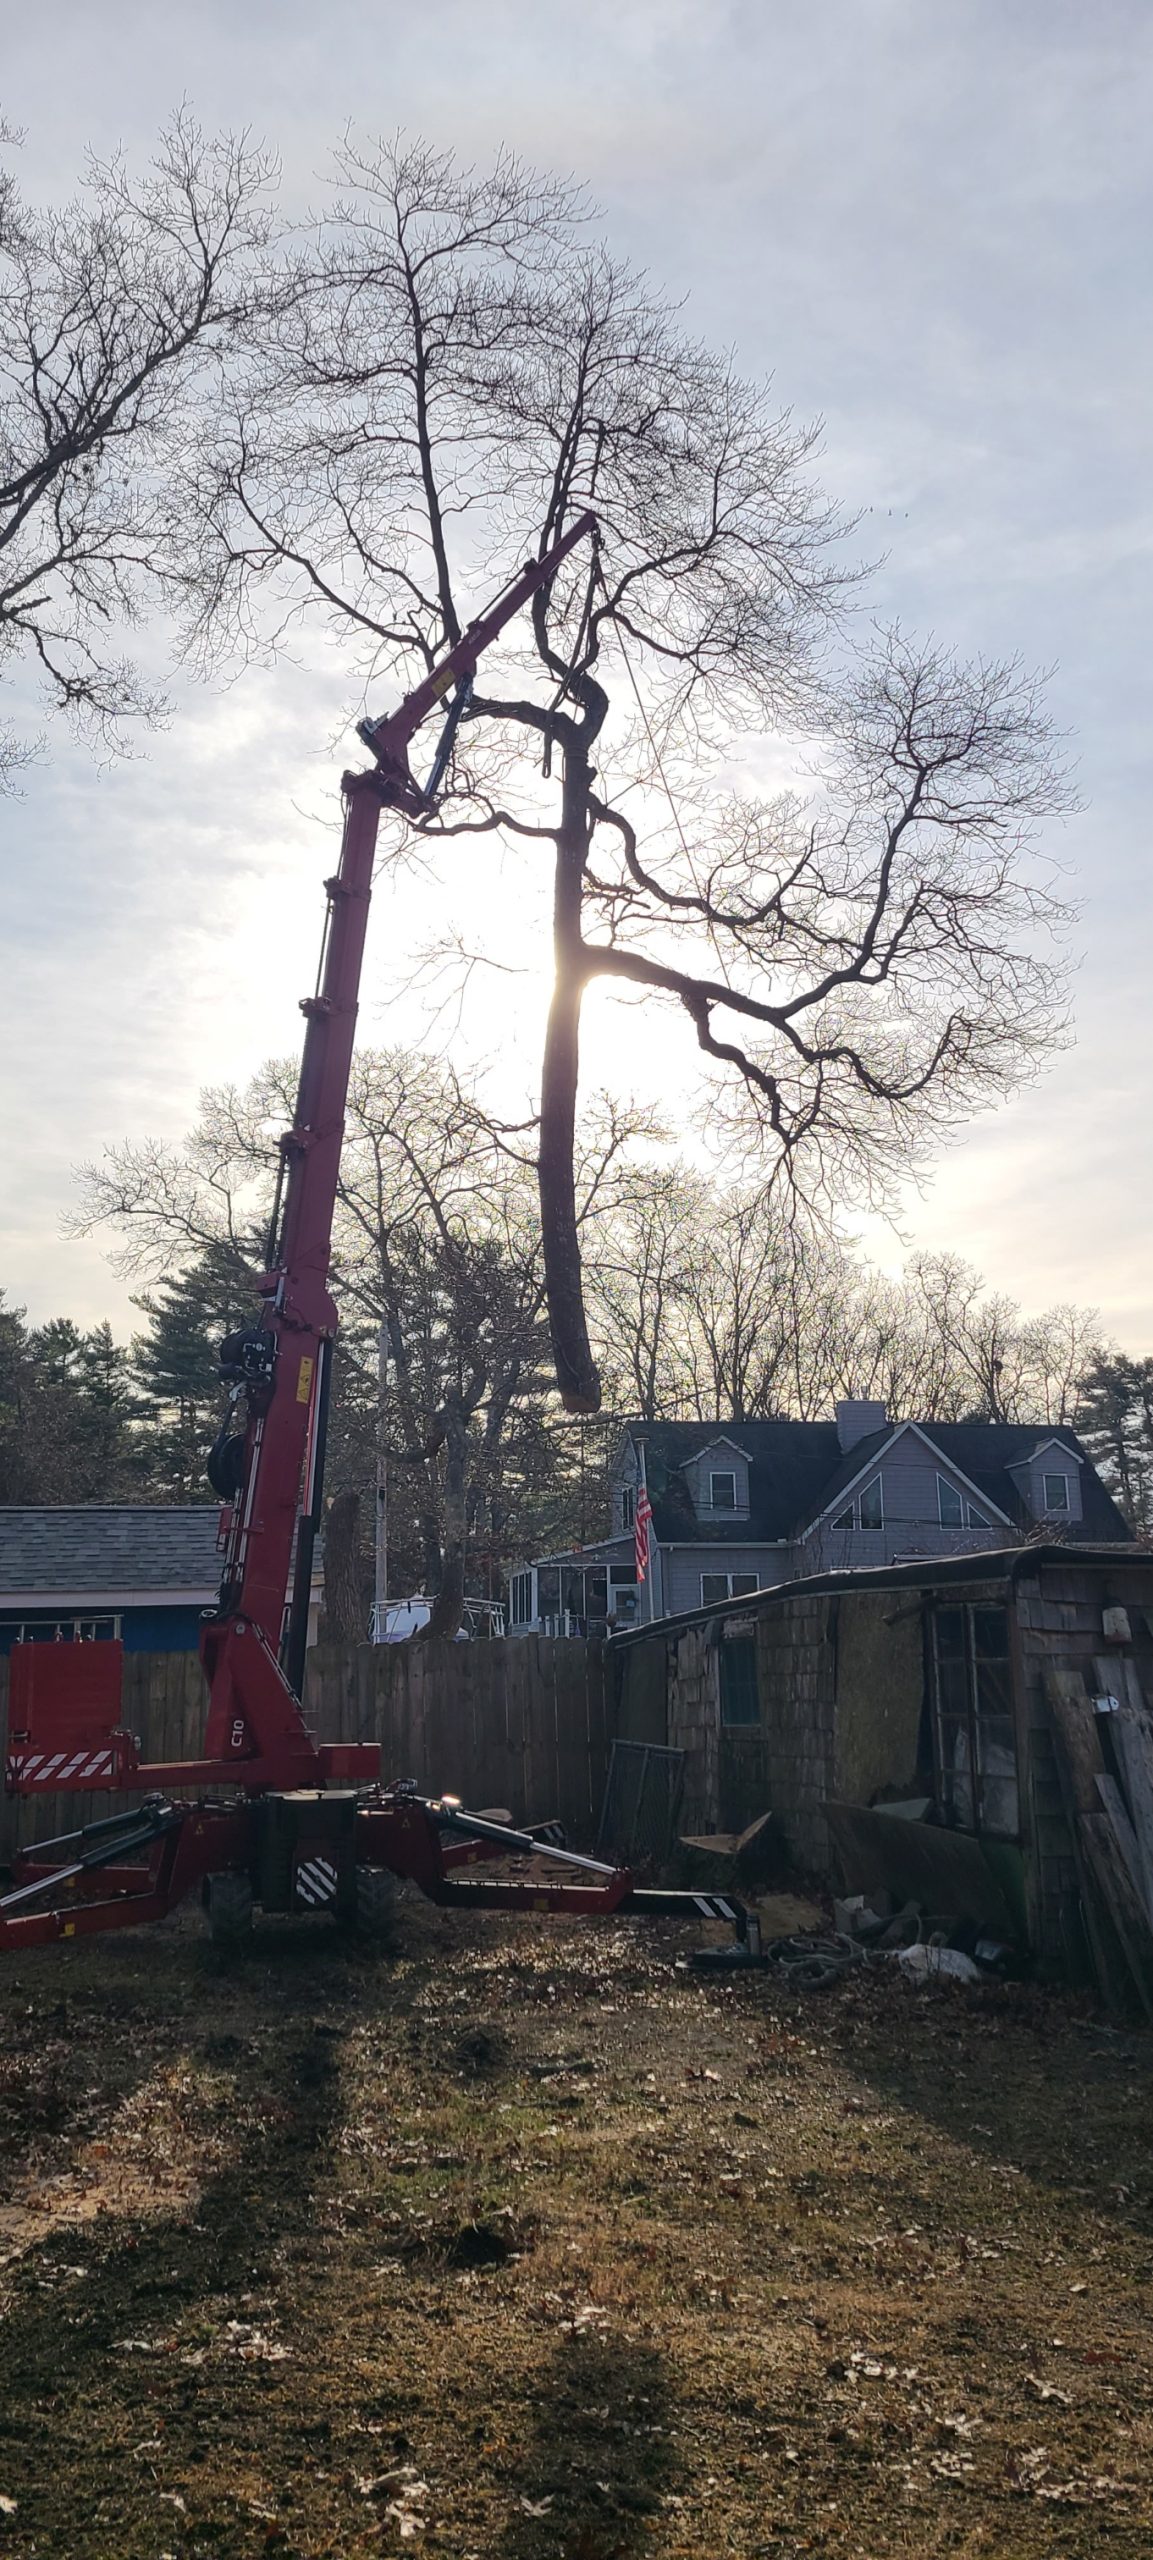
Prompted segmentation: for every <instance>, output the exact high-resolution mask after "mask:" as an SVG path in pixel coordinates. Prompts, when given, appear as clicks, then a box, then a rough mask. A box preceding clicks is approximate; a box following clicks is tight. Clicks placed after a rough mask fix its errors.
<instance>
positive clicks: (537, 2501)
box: [520, 2483, 599, 2516]
mask: <svg viewBox="0 0 1153 2560" xmlns="http://www.w3.org/2000/svg"><path fill="white" fill-rule="evenodd" d="M598 2486H599V2483H598ZM520 2503H521V2506H522V2508H523V2510H524V2513H525V2515H526V2516H547V2514H548V2513H549V2510H550V2508H551V2506H552V2499H551V2498H522V2499H521V2502H520Z"/></svg>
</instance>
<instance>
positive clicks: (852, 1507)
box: [829, 1471, 885, 1537]
mask: <svg viewBox="0 0 1153 2560" xmlns="http://www.w3.org/2000/svg"><path fill="white" fill-rule="evenodd" d="M874 1485H875V1486H876V1488H877V1492H878V1494H879V1495H880V1499H881V1517H880V1519H879V1520H870V1521H869V1523H868V1527H867V1528H866V1527H865V1523H864V1522H863V1520H862V1518H861V1504H862V1502H863V1501H864V1499H865V1495H866V1494H867V1493H871V1492H872V1490H873V1487H874ZM884 1526H885V1479H884V1476H883V1475H882V1474H881V1473H880V1472H879V1471H878V1473H877V1474H876V1475H875V1476H870V1478H869V1481H868V1483H867V1484H863V1485H862V1486H861V1490H860V1492H859V1493H855V1494H854V1495H853V1499H852V1501H851V1502H846V1504H845V1507H844V1510H843V1511H838V1513H837V1515H836V1518H835V1519H833V1520H831V1521H830V1522H829V1527H830V1528H831V1529H840V1530H841V1531H846V1530H847V1531H848V1532H849V1534H850V1535H851V1536H856V1535H857V1533H858V1531H861V1530H863V1531H864V1534H865V1536H866V1537H875V1536H876V1533H877V1531H878V1529H883V1528H884Z"/></svg>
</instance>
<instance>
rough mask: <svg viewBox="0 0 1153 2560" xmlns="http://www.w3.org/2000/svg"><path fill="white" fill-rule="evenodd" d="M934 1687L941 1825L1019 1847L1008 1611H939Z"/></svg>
mask: <svg viewBox="0 0 1153 2560" xmlns="http://www.w3.org/2000/svg"><path fill="white" fill-rule="evenodd" d="M933 1685H934V1708H935V1718H936V1741H937V1783H938V1789H939V1793H940V1801H941V1812H942V1815H943V1817H944V1820H945V1821H946V1822H947V1823H951V1824H953V1826H954V1827H955V1828H956V1829H957V1830H959V1831H977V1832H981V1831H988V1832H992V1833H995V1834H996V1835H998V1836H999V1837H1000V1838H1002V1839H1014V1838H1015V1837H1016V1835H1017V1831H1018V1827H1019V1809H1018V1790H1017V1746H1016V1738H1015V1735H1014V1729H1013V1700H1012V1691H1011V1688H1010V1672H1009V1626H1008V1618H1007V1615H1006V1612H1005V1611H1004V1609H981V1608H976V1607H973V1608H962V1609H936V1610H934V1612H933Z"/></svg>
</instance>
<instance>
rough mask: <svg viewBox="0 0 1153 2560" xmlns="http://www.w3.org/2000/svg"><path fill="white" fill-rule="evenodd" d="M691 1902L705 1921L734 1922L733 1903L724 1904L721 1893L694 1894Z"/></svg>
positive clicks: (734, 1906) (734, 1909)
mask: <svg viewBox="0 0 1153 2560" xmlns="http://www.w3.org/2000/svg"><path fill="white" fill-rule="evenodd" d="M693 1901H694V1902H695V1904H696V1906H697V1909H698V1911H699V1912H700V1913H701V1914H702V1916H703V1917H704V1919H706V1920H735V1919H736V1916H737V1906H736V1904H735V1902H726V1900H725V1897H724V1895H723V1893H694V1895H693Z"/></svg>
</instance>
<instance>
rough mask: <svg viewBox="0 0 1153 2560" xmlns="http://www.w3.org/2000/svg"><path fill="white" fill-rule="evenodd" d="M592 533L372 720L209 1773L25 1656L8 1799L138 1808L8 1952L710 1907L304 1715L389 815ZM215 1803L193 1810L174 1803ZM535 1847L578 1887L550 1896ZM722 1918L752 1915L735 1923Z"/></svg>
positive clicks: (231, 1511)
mask: <svg viewBox="0 0 1153 2560" xmlns="http://www.w3.org/2000/svg"><path fill="white" fill-rule="evenodd" d="M590 535H591V536H593V537H594V538H595V518H594V517H593V516H592V515H590V514H586V515H582V516H580V517H579V518H578V519H577V520H576V521H575V522H574V523H573V524H572V525H571V526H570V527H569V529H568V531H567V532H566V533H565V534H564V535H563V536H562V538H561V539H560V540H559V541H558V542H556V543H554V544H553V546H552V547H551V549H550V550H548V551H546V552H545V553H544V554H543V555H542V557H541V558H540V559H538V560H534V561H530V562H529V563H528V564H527V566H526V567H525V568H524V569H522V570H521V571H520V573H519V575H518V576H517V577H515V578H514V579H513V580H512V581H511V583H510V585H509V586H508V587H507V588H506V589H505V590H504V593H503V594H502V595H501V596H500V597H498V598H497V600H496V602H495V603H494V604H493V605H492V606H491V607H490V608H489V610H488V612H487V613H485V614H483V615H482V616H481V617H480V618H479V620H478V621H476V622H474V623H472V624H470V625H469V627H468V629H467V630H466V631H465V632H464V633H463V634H462V636H461V638H460V639H459V640H458V641H457V642H456V644H455V646H454V647H453V648H451V649H450V650H449V651H448V652H447V654H446V655H445V657H444V658H443V660H442V661H441V663H440V665H439V666H437V667H436V668H435V669H434V670H433V671H432V672H431V673H430V674H429V675H428V676H427V677H426V678H425V679H424V680H423V682H422V683H421V684H419V685H417V686H416V688H415V690H414V691H413V692H412V693H410V694H409V695H408V696H407V698H406V699H405V701H404V702H403V703H402V704H401V705H400V708H399V710H397V711H395V712H393V713H392V714H391V715H390V716H389V717H388V718H386V719H383V720H379V721H375V722H374V721H365V722H362V723H361V726H360V731H359V734H360V736H361V738H362V739H363V741H364V743H365V744H366V746H367V747H368V748H369V749H370V751H371V754H372V757H373V763H372V765H371V767H370V768H369V769H368V770H367V771H365V772H362V773H353V774H346V775H345V777H344V782H343V797H344V829H343V836H342V841H341V848H340V859H339V862H338V864H337V868H336V871H335V873H334V875H333V877H332V878H331V879H330V880H328V881H327V882H326V884H325V885H326V889H327V894H328V906H327V913H326V917H325V925H324V934H323V940H322V945H321V955H320V966H319V970H318V973H317V982H316V987H315V991H314V992H313V994H311V995H309V996H306V997H304V999H303V1001H302V1005H301V1011H302V1012H303V1014H304V1017H305V1034H304V1047H303V1054H302V1058H301V1069H300V1083H299V1089H298V1093H297V1099H296V1109H295V1113H294V1116H293V1122H292V1127H291V1128H290V1129H289V1130H288V1131H287V1132H286V1133H285V1135H284V1137H283V1138H282V1139H281V1141H280V1166H279V1176H278V1181H277V1187H276V1197H275V1203H274V1207H273V1212H272V1217H271V1221H270V1226H269V1233H268V1242H267V1252H266V1258H265V1270H264V1274H263V1276H262V1278H261V1279H260V1281H259V1283H258V1284H257V1294H258V1299H259V1309H258V1312H257V1313H255V1315H254V1320H253V1322H252V1323H251V1324H250V1325H248V1326H246V1327H244V1328H242V1329H241V1330H239V1331H237V1332H236V1333H233V1334H231V1335H230V1336H229V1337H228V1338H227V1339H226V1341H225V1342H224V1343H223V1344H222V1346H221V1365H222V1370H223V1374H224V1377H225V1379H226V1381H227V1385H228V1391H229V1407H228V1414H229V1418H228V1421H227V1422H226V1424H225V1425H224V1428H223V1429H222V1431H221V1433H220V1435H219V1437H218V1439H217V1441H216V1444H215V1447H214V1448H213V1450H212V1452H211V1454H210V1457H209V1461H208V1473H209V1478H210V1481H211V1483H212V1485H213V1488H214V1490H215V1491H216V1492H217V1493H218V1494H219V1495H220V1497H221V1501H222V1503H223V1506H224V1507H223V1510H222V1514H221V1547H222V1556H223V1573H222V1580H221V1586H220V1594H219V1599H218V1601H217V1603H216V1606H215V1607H214V1608H213V1609H212V1610H211V1612H209V1613H208V1615H207V1616H206V1618H205V1620H204V1623H203V1627H202V1632H201V1640H200V1652H201V1659H202V1662H203V1666H204V1671H205V1675H206V1680H207V1687H208V1706H207V1717H206V1726H205V1737H204V1751H203V1756H202V1757H200V1758H199V1759H195V1760H176V1761H144V1760H142V1759H141V1757H140V1750H139V1746H138V1744H137V1741H136V1739H135V1737H134V1736H133V1735H132V1734H131V1733H130V1732H129V1731H127V1730H126V1728H125V1725H124V1720H123V1711H122V1705H121V1682H122V1654H121V1648H120V1646H119V1645H118V1644H111V1643H95V1644H87V1645H76V1644H56V1645H35V1644H32V1645H29V1644H22V1645H17V1646H15V1647H14V1648H13V1653H12V1657H11V1685H10V1698H9V1719H8V1743H7V1756H6V1765H5V1782H6V1786H7V1789H8V1791H9V1792H10V1793H14V1794H17V1795H22V1796H26V1795H35V1794H38V1793H40V1794H45V1793H51V1794H59V1793H60V1792H62V1791H66V1790H68V1789H70V1788H71V1789H83V1790H85V1791H90V1790H92V1789H94V1788H108V1789H113V1790H116V1791H117V1792H128V1793H131V1794H133V1795H136V1796H139V1797H140V1798H141V1799H142V1801H141V1802H140V1803H139V1804H138V1805H137V1806H136V1807H135V1808H134V1809H133V1810H132V1811H131V1812H130V1813H129V1814H126V1815H112V1816H110V1817H108V1819H107V1820H106V1821H104V1822H97V1823H92V1824H89V1825H87V1826H86V1828H84V1829H83V1830H81V1831H79V1832H76V1833H71V1834H68V1835H65V1836H63V1837H61V1838H59V1839H56V1840H53V1841H48V1842H43V1843H40V1844H38V1845H37V1847H36V1848H35V1849H32V1850H28V1851H25V1852H23V1853H21V1855H20V1857H19V1858H18V1859H17V1861H16V1878H15V1883H14V1886H13V1887H12V1889H11V1890H9V1891H4V1890H0V1949H3V1948H5V1947H15V1946H27V1945H29V1944H36V1943H40V1942H43V1941H46V1940H49V1939H52V1938H57V1937H68V1936H73V1935H78V1934H87V1933H89V1932H91V1931H95V1930H101V1929H110V1928H117V1927H123V1926H129V1925H134V1924H135V1923H137V1922H139V1921H142V1920H149V1919H157V1918H160V1917H161V1916H162V1915H163V1914H164V1913H165V1912H167V1911H169V1910H171V1909H172V1908H173V1907H174V1905H175V1904H176V1903H178V1902H180V1901H181V1900H183V1899H184V1898H185V1897H186V1896H187V1895H188V1894H189V1893H191V1892H193V1891H194V1890H197V1889H198V1888H203V1889H204V1892H205V1896H206V1899H207V1901H208V1905H209V1911H210V1916H211V1917H212V1918H213V1921H214V1926H215V1927H216V1930H217V1934H219V1935H227V1934H229V1933H230V1931H235V1929H236V1928H238V1927H239V1926H241V1925H242V1924H243V1922H244V1919H245V1917H246V1916H248V1915H250V1913H251V1907H252V1903H253V1900H256V1901H259V1902H260V1903H261V1904H262V1906H263V1907H264V1908H265V1909H268V1910H274V1911H286V1910H298V1909H310V1908H317V1907H322V1906H325V1905H329V1906H331V1907H332V1908H333V1909H335V1910H336V1911H338V1912H340V1913H342V1914H343V1915H344V1916H349V1917H356V1916H359V1917H361V1918H362V1919H365V1918H368V1919H371V1914H372V1910H373V1908H374V1904H375V1899H376V1898H377V1897H376V1896H375V1888H374V1879H375V1880H376V1882H378V1883H379V1881H380V1880H381V1879H383V1878H386V1877H387V1876H388V1875H397V1874H399V1875H404V1876H408V1877H411V1878H412V1879H413V1880H414V1881H415V1882H416V1883H418V1884H419V1885H421V1886H422V1888H423V1889H424V1890H425V1891H426V1892H427V1893H429V1894H431V1895H432V1897H433V1898H434V1899H435V1900H437V1901H441V1902H448V1901H454V1902H455V1901H460V1900H461V1899H464V1900H465V1901H468V1902H471V1903H473V1904H474V1905H481V1906H483V1907H486V1908H489V1909H492V1908H500V1909H516V1908H518V1907H522V1906H523V1905H524V1904H525V1903H530V1904H531V1905H532V1907H534V1908H537V1909H539V1908H541V1907H542V1901H543V1902H544V1903H547V1904H549V1905H550V1906H551V1907H554V1908H560V1909H562V1910H567V1911H578V1912H588V1913H595V1912H610V1911H611V1912H623V1911H625V1910H629V1909H633V1910H639V1909H642V1908H643V1909H648V1908H658V1907H659V1908H661V1909H663V1910H669V1909H671V1908H676V1909H678V1910H681V1909H687V1910H688V1911H690V1912H691V1911H692V1910H693V1909H699V1908H700V1902H699V1900H698V1899H697V1898H694V1897H692V1896H670V1895H668V1894H658V1895H655V1896H654V1895H652V1894H646V1893H642V1892H639V1891H638V1889H637V1888H636V1887H635V1886H634V1883H633V1879H632V1877H631V1875H630V1874H629V1873H628V1871H627V1870H625V1869H623V1868H610V1867H606V1866H603V1865H600V1864H598V1863H597V1862H595V1861H588V1860H580V1859H576V1858H575V1857H574V1855H573V1853H572V1852H569V1851H564V1850H563V1849H561V1848H560V1847H559V1846H558V1844H557V1843H556V1841H555V1840H551V1841H548V1842H542V1841H541V1840H540V1839H538V1838H537V1837H536V1836H535V1835H533V1834H531V1833H525V1834H518V1833H514V1832H513V1831H512V1830H511V1829H509V1827H508V1826H507V1825H503V1824H498V1825H496V1826H494V1825H493V1824H492V1823H486V1822H485V1820H484V1818H483V1817H480V1816H472V1815H469V1814H466V1813H465V1812H464V1811H463V1809H462V1808H461V1807H460V1806H459V1805H457V1804H456V1803H455V1801H454V1800H452V1799H449V1798H444V1799H439V1800H431V1799H426V1798H422V1797H420V1796H418V1795H417V1794H416V1793H415V1791H414V1790H413V1789H412V1788H411V1787H407V1786H404V1787H399V1788H398V1787H391V1788H386V1787H382V1785H381V1755H380V1746H379V1744H378V1743H367V1742H364V1743H323V1742H320V1743H318V1742H317V1741H316V1740H315V1738H314V1737H313V1735H312V1734H311V1733H310V1732H309V1730H308V1727H307V1726H306V1724H305V1721H304V1717H303V1714H302V1711H301V1695H302V1690H303V1683H304V1662H305V1648H306V1644H307V1634H308V1607H309V1595H310V1587H311V1578H312V1563H313V1550H314V1546H315V1540H316V1534H317V1530H318V1527H319V1524H320V1517H321V1498H322V1488H323V1477H324V1443H325V1429H326V1421H327V1410H328V1394H329V1377H330V1364H331V1356H332V1344H333V1339H334V1336H335V1332H336V1323H337V1314H336V1307H335V1305H334V1302H333V1299H332V1295H331V1291H330V1287H329V1266H330V1259H331V1250H332V1222H333V1214H334V1209H335V1204H336V1198H337V1185H338V1180H339V1173H340V1152H341V1144H342V1140H343V1135H344V1114H345V1107H346V1102H347V1096H348V1082H349V1074H350V1070H351V1065H352V1054H353V1043H354V1039H355V1033H356V1017H357V1002H358V995H359V988H360V975H361V964H362V960H363V955H364V943H365V932H366V928H367V924H368V910H369V903H370V900H371V896H372V873H373V860H374V855H375V850H376V839H377V830H378V826H379V821H380V814H381V811H382V810H383V809H400V810H403V811H404V812H405V814H406V815H407V816H409V817H411V818H420V817H423V816H426V815H427V814H428V813H429V811H430V810H431V809H432V808H433V806H434V805H435V795H436V790H437V787H438V785H439V782H440V780H441V777H442V775H443V772H444V770H445V767H446V765H447V761H448V756H449V753H450V751H451V744H452V738H453V736H454V735H455V731H456V727H457V725H458V723H459V721H460V719H461V717H462V715H463V713H464V711H465V709H466V708H467V704H468V698H469V694H470V691H471V687H472V680H473V676H474V673H475V670H476V666H477V662H478V660H479V658H480V656H481V654H482V652H483V651H484V650H485V649H487V648H488V647H489V646H490V645H491V643H492V642H493V641H494V640H496V639H497V638H498V637H499V634H500V633H501V631H503V629H504V628H505V625H506V624H507V623H508V622H509V621H510V619H511V618H512V616H513V615H515V614H516V613H518V612H519V611H520V610H521V607H522V606H523V605H524V604H525V603H527V601H528V600H529V598H530V597H531V596H532V595H533V594H535V593H536V591H537V590H538V589H539V588H540V587H542V586H544V585H546V584H547V583H548V581H549V580H550V579H551V578H553V577H554V576H555V574H556V571H557V569H558V568H559V567H560V564H561V562H562V561H563V560H564V559H565V557H566V556H567V554H568V553H569V552H570V551H572V549H573V548H574V546H575V545H576V544H577V543H579V542H581V541H582V540H584V539H585V538H586V537H587V536H590ZM438 708H439V709H441V710H443V711H444V713H445V719H444V728H443V732H442V736H441V740H440V744H439V746H438V749H437V752H436V756H435V760H434V763H433V767H432V773H431V776H430V780H429V782H428V784H427V785H426V786H424V787H423V788H422V786H421V785H420V784H419V783H418V782H417V781H416V780H415V779H414V776H413V774H412V771H411V767H410V764H409V749H410V747H411V745H412V741H413V739H414V738H415V737H416V734H417V732H418V731H419V730H420V728H421V727H422V726H423V724H424V722H425V721H426V720H427V719H429V717H430V716H431V715H432V714H433V713H434V712H435V711H436V710H437V709H438ZM173 1790H182V1791H186V1792H187V1793H191V1791H192V1790H196V1791H198V1800H197V1801H194V1802H188V1801H185V1802H180V1801H173V1800H172V1796H171V1791H173ZM542 1850H544V1851H547V1854H548V1856H549V1857H550V1858H551V1859H552V1860H554V1861H556V1860H557V1859H559V1860H561V1862H562V1867H563V1873H561V1874H558V1872H557V1870H556V1867H555V1865H554V1867H553V1868H552V1869H551V1870H550V1876H549V1881H548V1882H547V1884H544V1883H542V1881H541V1880H540V1874H539V1867H538V1866H537V1861H538V1860H539V1856H540V1854H541V1852H542ZM501 1853H503V1854H506V1855H507V1856H511V1857H512V1858H513V1859H514V1860H515V1859H517V1858H520V1859H522V1860H523V1859H525V1858H528V1859H530V1860H531V1861H532V1862H533V1865H534V1869H536V1872H535V1873H534V1874H533V1875H532V1876H528V1875H525V1874H521V1875H520V1876H519V1877H517V1876H514V1877H513V1878H511V1879H509V1878H506V1879H504V1880H502V1881H500V1882H494V1881H492V1880H491V1879H490V1880H488V1881H484V1880H481V1879H476V1878H462V1877H461V1876H460V1874H459V1872H458V1870H459V1869H460V1868H461V1867H462V1866H468V1865H472V1864H475V1863H476V1861H477V1860H478V1859H487V1860H489V1861H492V1860H493V1859H494V1858H495V1857H496V1856H497V1855H498V1854H501ZM718 1916H726V1917H734V1918H735V1919H736V1921H737V1925H738V1928H743V1917H744V1915H743V1914H741V1913H739V1912H738V1911H736V1910H735V1909H734V1910H732V1911H730V1910H729V1909H728V1908H727V1907H726V1908H725V1910H724V1911H723V1912H722V1913H721V1914H720V1915H718Z"/></svg>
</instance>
